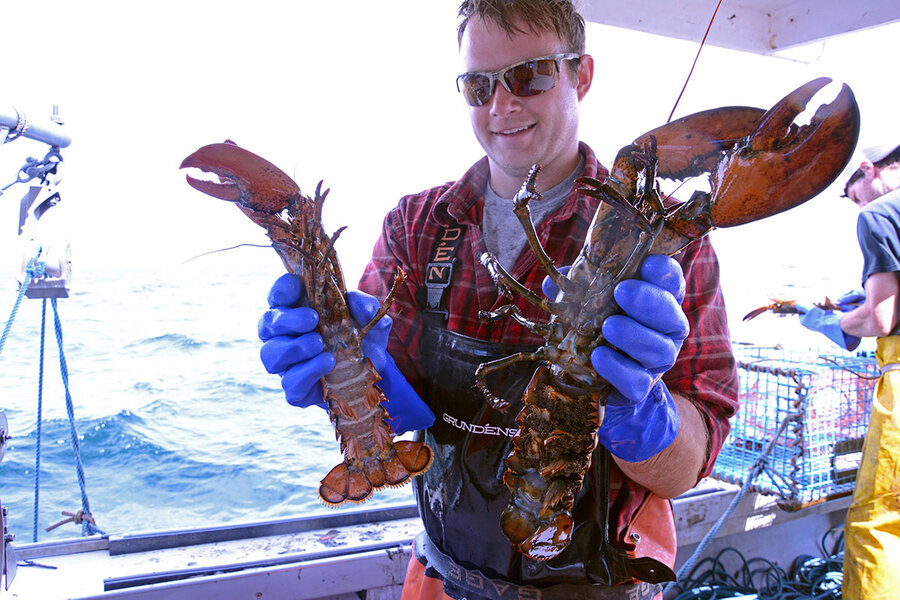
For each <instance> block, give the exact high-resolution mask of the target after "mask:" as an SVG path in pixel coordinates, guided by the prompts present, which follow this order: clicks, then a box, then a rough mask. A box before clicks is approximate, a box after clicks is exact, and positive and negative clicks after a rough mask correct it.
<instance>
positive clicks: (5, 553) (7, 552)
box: [0, 411, 16, 590]
mask: <svg viewBox="0 0 900 600" xmlns="http://www.w3.org/2000/svg"><path fill="white" fill-rule="evenodd" d="M10 437H11V436H10V435H9V423H8V421H7V420H6V413H4V412H3V411H0V460H3V456H4V455H5V454H6V445H7V443H8V441H9V438H10ZM7 514H8V511H7V510H6V507H5V506H3V503H2V502H0V578H2V579H4V580H5V588H4V589H7V590H8V589H9V584H11V583H12V580H13V579H15V577H16V552H15V550H14V549H13V547H12V542H13V540H15V539H16V536H15V535H13V534H12V533H10V532H9V524H8V521H7V518H6V517H7Z"/></svg>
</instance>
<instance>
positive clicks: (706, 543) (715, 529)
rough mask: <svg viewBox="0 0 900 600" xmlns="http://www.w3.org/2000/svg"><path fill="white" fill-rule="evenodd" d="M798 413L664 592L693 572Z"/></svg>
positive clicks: (784, 425)
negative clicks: (698, 560) (695, 564)
mask: <svg viewBox="0 0 900 600" xmlns="http://www.w3.org/2000/svg"><path fill="white" fill-rule="evenodd" d="M798 416H799V415H798V414H791V415H788V416H786V417H785V418H784V420H783V421H782V422H781V424H780V425H779V426H778V431H776V432H775V435H774V436H772V439H771V440H769V443H768V444H767V445H766V447H765V448H764V449H763V451H762V452H760V453H759V456H758V457H757V458H756V461H754V463H753V466H751V467H750V472H749V473H748V474H747V479H746V480H745V481H744V484H743V485H742V486H741V489H740V491H738V493H737V495H736V496H735V497H734V498H733V499H732V501H731V504H729V505H728V508H726V509H725V512H724V513H723V514H722V516H721V517H719V520H718V521H716V522H715V524H714V525H713V526H712V527H711V528H710V530H709V531H708V532H707V533H706V535H705V536H703V539H702V540H700V543H699V544H698V545H697V549H696V550H694V553H693V554H692V555H691V557H690V558H689V559H688V560H687V561H685V563H684V564H683V565H682V566H681V568H680V569H679V570H678V573H677V575H676V581H670V582H669V583H668V584H667V585H666V587H665V589H664V590H663V593H667V592H669V591H670V590H671V589H672V588H674V587H675V586H677V585H678V581H681V580H683V579H684V577H685V576H686V575H687V574H688V573H690V572H691V570H692V569H693V568H694V563H696V562H697V559H698V558H699V557H700V556H701V555H702V554H703V553H704V552H705V551H706V548H707V547H708V546H709V545H710V544H711V543H712V541H713V539H714V538H715V537H716V534H717V533H719V530H720V529H721V528H722V525H724V524H725V521H726V520H727V519H728V517H730V516H731V513H732V512H734V509H735V508H737V506H738V504H740V503H741V500H743V499H744V496H746V495H747V492H748V491H749V490H750V488H751V486H752V485H753V482H754V481H755V480H756V477H757V476H758V475H759V474H760V473H761V472H762V471H763V470H764V469H765V468H766V465H767V464H768V462H769V454H771V452H772V450H773V449H774V448H775V442H776V441H777V440H778V438H779V437H780V436H781V434H782V433H783V432H784V430H785V429H786V428H787V426H788V423H791V422H793V421H796V420H797V418H798Z"/></svg>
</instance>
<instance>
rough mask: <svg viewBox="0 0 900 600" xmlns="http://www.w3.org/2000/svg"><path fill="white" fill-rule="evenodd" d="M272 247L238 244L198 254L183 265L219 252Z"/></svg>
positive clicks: (269, 246) (268, 246)
mask: <svg viewBox="0 0 900 600" xmlns="http://www.w3.org/2000/svg"><path fill="white" fill-rule="evenodd" d="M271 247H272V246H271V245H267V244H238V245H236V246H229V247H228V248H219V249H218V250H210V251H209V252H203V253H201V254H198V255H197V256H193V257H191V258H189V259H187V260H186V261H184V262H182V263H181V264H183V265H186V264H187V263H189V262H191V261H192V260H197V259H198V258H202V257H204V256H209V255H210V254H216V253H218V252H227V251H228V250H236V249H237V248H271Z"/></svg>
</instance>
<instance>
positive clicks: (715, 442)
mask: <svg viewBox="0 0 900 600" xmlns="http://www.w3.org/2000/svg"><path fill="white" fill-rule="evenodd" d="M678 258H679V262H681V265H682V268H683V269H684V277H685V282H686V284H687V294H686V296H685V298H684V302H682V309H683V310H684V312H685V314H686V315H687V318H688V321H689V323H690V326H691V332H690V334H689V335H688V337H687V339H686V340H685V341H684V344H683V345H682V347H681V353H680V354H679V355H678V359H677V361H676V362H675V366H673V367H672V368H671V369H669V371H668V372H666V374H665V375H664V376H663V381H665V383H666V385H667V386H668V387H669V389H670V390H675V391H678V392H680V393H682V394H683V395H685V396H687V397H688V398H689V399H690V400H692V401H693V403H694V405H695V406H696V407H697V409H698V410H699V411H700V414H701V416H702V417H703V419H704V421H705V423H706V427H707V431H708V433H709V446H708V455H707V459H706V463H705V465H704V468H703V471H702V473H701V477H705V476H706V475H708V474H709V473H710V472H711V471H712V467H713V463H715V460H716V456H717V455H718V453H719V450H720V449H721V448H722V444H723V443H724V442H725V437H726V436H727V435H728V432H729V430H730V428H731V424H730V422H729V419H730V418H731V417H732V416H733V415H734V414H735V412H737V408H738V400H737V394H738V377H737V367H736V365H735V361H734V355H733V353H732V350H731V335H730V334H729V331H728V320H727V317H726V314H725V302H724V300H723V297H722V289H721V287H720V285H719V262H718V259H717V258H716V254H715V251H714V250H713V247H712V243H711V242H710V241H709V238H708V237H707V238H703V239H701V240H699V241H697V242H694V243H693V244H691V245H690V246H688V247H687V248H686V249H685V250H684V251H683V253H682V255H681V256H680V257H678Z"/></svg>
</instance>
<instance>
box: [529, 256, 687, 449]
mask: <svg viewBox="0 0 900 600" xmlns="http://www.w3.org/2000/svg"><path fill="white" fill-rule="evenodd" d="M640 277H641V279H626V280H625V281H622V282H621V283H619V284H618V285H617V286H616V288H615V291H614V295H615V300H616V303H617V304H618V305H619V307H620V308H621V309H622V311H623V313H624V314H618V315H613V316H610V317H608V318H607V319H606V320H605V321H603V325H602V330H603V336H604V338H606V340H607V341H608V342H609V344H611V346H599V347H597V348H595V349H594V351H593V352H592V353H591V364H592V365H593V367H594V369H595V370H596V371H597V373H598V374H599V375H600V376H601V377H602V378H603V379H605V380H606V381H608V382H609V383H610V384H611V385H612V386H613V391H612V392H611V393H610V394H609V396H608V398H607V406H606V412H605V416H604V418H603V423H602V424H601V426H600V429H599V430H598V432H597V435H598V438H599V441H600V443H602V444H603V445H604V446H606V447H607V448H608V449H609V451H610V452H612V454H613V455H615V456H617V457H618V458H620V459H622V460H626V461H628V462H639V461H642V460H647V459H648V458H650V457H651V456H653V455H655V454H657V453H658V452H660V451H661V450H663V449H665V448H666V447H668V446H669V444H671V443H672V441H673V440H674V439H675V436H677V435H678V430H679V426H680V420H679V417H678V412H677V410H676V408H675V403H674V401H673V400H672V396H671V394H670V393H669V390H668V388H667V387H666V384H665V383H663V381H662V380H661V379H660V378H661V376H662V374H663V373H665V372H666V371H668V370H669V369H670V368H671V367H672V365H674V364H675V359H676V358H677V357H678V353H679V352H680V350H681V344H682V343H683V342H684V339H685V338H686V337H687V334H688V329H689V325H688V320H687V317H686V316H685V314H684V312H683V311H682V309H681V301H682V300H683V299H684V293H685V282H684V275H683V273H682V270H681V265H680V264H678V262H677V261H675V260H674V259H672V258H670V257H668V256H664V255H661V254H655V255H651V256H648V257H647V259H646V260H645V261H644V262H643V264H642V265H641V270H640ZM555 288H556V286H555V285H554V284H553V282H552V281H550V279H549V278H548V279H546V280H545V281H544V285H543V289H544V293H545V294H547V295H548V297H554V296H555V291H556V289H555ZM612 346H614V347H612Z"/></svg>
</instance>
